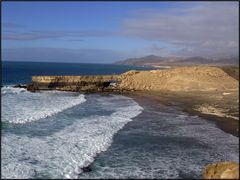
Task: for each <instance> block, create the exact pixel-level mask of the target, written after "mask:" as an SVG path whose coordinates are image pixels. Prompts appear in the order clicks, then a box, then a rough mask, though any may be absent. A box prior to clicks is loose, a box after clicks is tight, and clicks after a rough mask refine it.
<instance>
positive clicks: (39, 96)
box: [2, 87, 86, 123]
mask: <svg viewBox="0 0 240 180" xmlns="http://www.w3.org/2000/svg"><path fill="white" fill-rule="evenodd" d="M2 93H4V94H5V95H4V96H3V97H2V121H4V122H10V123H27V122H32V121H36V120H39V119H42V118H46V117H48V116H52V115H54V114H56V113H59V112H61V111H63V110H65V109H68V108H71V107H73V106H76V105H78V104H81V103H83V102H85V101H86V99H85V98H84V95H82V94H81V95H74V93H67V92H58V91H52V92H51V91H44V92H41V93H31V92H28V91H26V90H25V89H22V88H12V87H5V88H4V89H3V90H2Z"/></svg>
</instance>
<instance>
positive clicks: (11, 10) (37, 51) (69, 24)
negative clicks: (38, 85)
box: [1, 1, 239, 63]
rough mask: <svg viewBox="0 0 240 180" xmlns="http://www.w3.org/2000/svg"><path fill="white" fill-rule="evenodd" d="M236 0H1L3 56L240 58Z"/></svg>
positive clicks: (50, 58) (62, 59)
mask: <svg viewBox="0 0 240 180" xmlns="http://www.w3.org/2000/svg"><path fill="white" fill-rule="evenodd" d="M238 15H239V8H238V2H227V1H226V2H217V1H215V2H214V1H213V2H207V1H206V2H200V1H199V2H2V26H1V27H2V29H1V30H2V39H1V42H2V60H4V61H33V62H34V61H43V62H79V63H112V62H115V61H119V60H124V59H127V58H133V57H143V56H147V55H152V54H153V55H157V56H178V57H192V56H202V57H207V58H222V57H232V56H238V47H239V41H238V39H239V37H238V36H239V34H238V32H239V24H238Z"/></svg>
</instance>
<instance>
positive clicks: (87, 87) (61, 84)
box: [28, 75, 118, 91]
mask: <svg viewBox="0 0 240 180" xmlns="http://www.w3.org/2000/svg"><path fill="white" fill-rule="evenodd" d="M117 79H118V76H116V75H112V76H111V75H109V76H108V75H106V76H33V77H32V83H31V84H29V85H28V90H30V91H35V90H54V89H55V90H64V91H101V90H103V89H104V88H107V87H109V86H110V85H111V82H113V81H117Z"/></svg>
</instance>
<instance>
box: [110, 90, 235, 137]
mask: <svg viewBox="0 0 240 180" xmlns="http://www.w3.org/2000/svg"><path fill="white" fill-rule="evenodd" d="M212 93H214V94H215V95H214V96H213V95H212V94H211V92H198V93H196V92H195V93H190V92H185V93H184V92H178V93H177V92H160V91H158V92H152V91H148V92H146V91H134V92H129V91H128V92H122V93H113V94H121V95H124V96H127V97H131V98H133V99H134V100H135V101H136V102H138V103H140V105H141V101H139V100H140V99H142V98H143V97H144V98H147V99H148V100H149V101H152V102H153V104H155V103H159V104H163V105H167V106H174V107H176V108H178V109H180V110H181V111H183V112H187V113H188V114H190V115H196V116H199V117H201V118H203V119H205V120H208V121H213V122H214V123H216V125H217V127H218V128H220V129H221V130H223V131H224V132H226V133H230V134H232V135H233V136H236V137H239V120H236V119H233V118H231V117H220V116H217V115H213V114H205V113H203V112H200V111H197V110H196V109H194V107H196V106H199V105H202V104H214V105H215V106H216V105H217V106H222V108H228V107H229V104H231V106H232V109H231V112H230V114H234V115H235V116H238V117H239V111H238V109H239V104H238V102H237V101H236V103H234V104H233V102H232V101H230V102H229V99H232V98H233V99H234V98H237V99H239V97H238V92H234V95H232V96H231V97H230V98H226V99H216V98H217V96H218V95H220V94H222V92H212ZM216 93H217V95H216ZM193 95H194V96H193ZM210 96H212V97H211V98H210ZM237 99H236V100H237Z"/></svg>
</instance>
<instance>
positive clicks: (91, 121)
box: [2, 96, 142, 178]
mask: <svg viewBox="0 0 240 180" xmlns="http://www.w3.org/2000/svg"><path fill="white" fill-rule="evenodd" d="M113 98H116V97H115V96H114V97H112V98H111V97H109V98H108V99H109V101H111V100H113ZM118 98H120V99H121V97H120V96H119V97H118ZM123 106H125V107H123ZM112 107H115V112H114V113H112V114H111V115H108V116H98V115H92V116H90V117H86V118H81V117H79V119H78V120H77V121H76V122H74V123H73V124H72V125H70V126H67V127H65V129H63V130H61V131H58V132H56V133H54V134H53V135H52V136H47V137H43V138H40V137H29V136H23V135H15V134H5V135H4V136H3V138H2V157H3V158H2V177H3V178H14V177H18V178H22V177H24V178H26V176H28V177H27V178H32V177H33V176H34V174H33V172H35V171H36V173H35V174H38V173H47V176H48V177H51V178H77V177H78V174H79V173H81V171H82V170H81V167H85V166H87V165H89V164H90V163H91V162H92V161H93V160H94V157H95V156H96V155H97V154H98V153H100V152H102V151H105V150H107V148H108V147H109V146H110V145H111V143H112V138H113V135H114V134H115V133H116V132H117V131H119V130H120V129H121V128H122V127H123V126H124V125H125V124H126V123H128V122H129V121H131V118H133V117H135V116H137V115H138V114H140V113H141V111H142V107H140V106H139V105H138V104H137V103H135V102H134V101H132V100H131V99H125V103H122V106H120V107H119V104H118V101H115V104H112ZM105 108H107V107H105ZM22 158H24V159H27V160H24V166H22V164H21V162H23V160H22ZM31 162H37V163H36V164H32V163H31ZM9 166H10V167H9ZM20 167H21V168H20ZM19 169H21V170H19ZM21 172H24V173H21ZM23 174H24V176H22V175H23Z"/></svg>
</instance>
